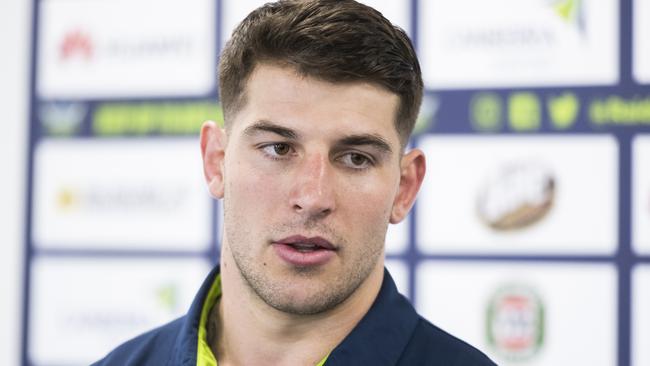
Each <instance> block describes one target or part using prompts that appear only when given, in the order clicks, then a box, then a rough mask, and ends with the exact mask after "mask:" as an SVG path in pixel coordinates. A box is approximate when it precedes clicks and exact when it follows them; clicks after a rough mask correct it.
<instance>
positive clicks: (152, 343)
mask: <svg viewBox="0 0 650 366" xmlns="http://www.w3.org/2000/svg"><path fill="white" fill-rule="evenodd" d="M184 320H185V317H181V318H178V319H176V320H174V321H172V322H170V323H167V324H165V325H163V326H160V327H158V328H155V329H153V330H150V331H148V332H147V333H144V334H141V335H139V336H137V337H135V338H133V339H131V340H129V341H126V342H125V343H123V344H121V345H119V346H118V347H117V348H115V349H114V350H113V351H111V352H110V353H109V354H108V355H106V357H105V358H103V359H102V360H99V361H97V362H96V363H94V364H92V366H112V365H120V366H129V365H164V364H165V363H164V362H167V361H168V360H169V359H170V358H171V354H172V352H173V350H174V345H175V343H176V339H177V338H178V334H179V331H180V329H181V327H182V325H183V323H184Z"/></svg>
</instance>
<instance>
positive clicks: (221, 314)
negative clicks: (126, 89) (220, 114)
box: [98, 0, 493, 366]
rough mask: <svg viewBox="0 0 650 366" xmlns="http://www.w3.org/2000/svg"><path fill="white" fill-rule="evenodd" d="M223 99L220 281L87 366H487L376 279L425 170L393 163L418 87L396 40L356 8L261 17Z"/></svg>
mask: <svg viewBox="0 0 650 366" xmlns="http://www.w3.org/2000/svg"><path fill="white" fill-rule="evenodd" d="M220 96H221V102H222V105H223V108H224V119H225V129H220V128H218V127H217V126H216V125H215V124H214V123H213V122H206V123H205V124H204V125H203V128H202V130H201V152H202V155H203V160H204V172H205V177H206V180H207V183H208V187H209V191H210V193H211V194H212V195H213V196H214V197H216V198H223V206H224V235H223V240H222V247H221V261H220V263H221V264H220V267H219V268H216V269H215V270H214V271H213V273H212V274H211V275H210V276H209V278H208V279H207V280H206V282H205V283H204V285H203V287H202V289H201V290H200V292H199V294H198V295H197V298H196V299H195V301H194V303H193V305H192V307H191V309H190V311H189V313H188V315H186V316H185V317H183V318H181V319H178V320H176V321H174V322H172V323H170V324H167V325H165V326H163V327H161V328H159V329H156V330H153V331H151V332H149V333H147V334H144V335H142V336H140V337H138V338H135V339H134V340H131V341H129V342H127V343H125V344H124V345H122V346H120V347H119V348H117V349H116V350H115V351H113V352H112V353H110V354H109V355H108V356H107V357H106V358H105V359H104V360H103V361H100V362H99V363H98V365H192V366H194V365H216V364H217V361H218V364H219V366H226V365H291V366H294V365H323V364H325V365H328V366H329V365H493V363H492V362H491V361H490V360H489V359H488V358H487V357H485V356H484V355H483V354H482V353H480V352H479V351H477V350H476V349H474V348H472V347H471V346H469V345H467V344H466V343H463V342H462V341H460V340H458V339H456V338H454V337H452V336H450V335H448V334H447V333H445V332H443V331H442V330H440V329H439V328H437V327H435V326H433V325H432V324H430V323H429V322H427V321H426V320H424V319H423V318H421V317H420V316H418V315H417V313H415V311H414V310H413V308H412V306H411V305H410V304H409V303H408V301H407V300H406V299H405V298H404V297H402V296H401V295H399V294H398V293H397V290H396V288H395V284H394V283H393V280H392V279H391V278H390V275H389V274H388V272H387V271H386V270H385V269H384V260H383V255H384V241H385V235H386V230H387V226H388V224H389V223H398V222H400V221H401V220H402V219H404V217H405V216H406V215H407V213H408V211H409V209H410V208H411V206H412V205H413V202H414V200H415V196H416V194H417V192H418V190H419V187H420V184H421V182H422V179H423V177H424V172H425V160H424V155H423V154H422V152H421V151H420V150H417V149H415V150H412V151H410V152H408V153H405V152H404V149H405V145H406V144H407V140H408V138H409V135H410V133H411V130H412V128H413V125H414V122H415V118H416V116H417V113H418V109H419V105H420V101H421V98H422V79H421V75H420V68H419V65H418V61H417V58H416V55H415V52H414V50H413V48H412V46H411V43H410V41H409V40H408V37H407V36H406V35H405V33H404V32H403V31H402V30H400V29H398V28H395V27H394V26H392V25H391V24H390V22H388V21H387V20H386V19H385V18H383V17H382V16H381V14H380V13H378V12H376V11H375V10H373V9H371V8H368V7H367V6H364V5H361V4H358V3H356V2H354V1H347V0H346V1H338V0H320V1H318V0H316V1H284V2H278V3H274V4H267V5H265V6H263V7H261V8H259V9H257V10H255V11H254V12H253V13H251V14H250V15H249V16H248V17H247V18H246V19H245V20H244V21H243V22H242V23H241V24H240V25H239V27H238V28H237V29H236V30H235V31H234V33H233V36H232V38H231V40H230V41H229V42H228V44H227V45H226V47H225V49H224V51H223V54H222V57H221V61H220Z"/></svg>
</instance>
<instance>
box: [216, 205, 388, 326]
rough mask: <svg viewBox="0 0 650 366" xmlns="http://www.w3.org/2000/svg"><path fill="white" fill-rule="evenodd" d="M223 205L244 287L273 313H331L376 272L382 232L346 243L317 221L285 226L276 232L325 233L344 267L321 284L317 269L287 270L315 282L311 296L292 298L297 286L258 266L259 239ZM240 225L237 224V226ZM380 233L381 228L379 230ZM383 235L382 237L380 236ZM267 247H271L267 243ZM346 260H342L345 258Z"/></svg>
mask: <svg viewBox="0 0 650 366" xmlns="http://www.w3.org/2000/svg"><path fill="white" fill-rule="evenodd" d="M225 206H226V205H224V221H225V229H226V230H225V231H226V232H225V235H226V237H227V240H228V247H229V249H230V252H231V255H232V258H233V260H234V262H235V265H236V266H237V269H238V270H239V273H240V274H241V277H242V278H243V279H244V282H245V284H246V286H247V287H248V288H249V289H250V290H252V292H253V293H254V294H255V296H257V297H258V298H260V299H261V300H262V301H264V302H265V303H266V304H267V305H269V306H271V307H273V308H274V309H276V310H279V311H281V312H284V313H287V314H293V315H315V314H320V313H323V312H326V311H328V310H331V309H333V308H335V307H336V306H338V305H339V304H341V303H342V302H344V301H345V300H346V299H348V298H349V297H350V296H351V295H352V294H353V293H354V292H355V291H356V290H357V289H358V288H359V287H360V286H361V285H362V284H363V282H364V281H365V280H366V279H367V278H368V277H369V276H370V274H371V272H372V271H373V270H374V269H375V267H376V265H377V261H378V260H379V258H380V257H381V256H382V254H383V247H384V240H385V232H386V231H385V230H383V231H377V232H375V233H374V234H373V235H368V237H367V238H365V239H367V240H364V241H363V242H362V243H353V244H350V243H348V242H347V241H346V240H345V239H343V238H341V237H340V236H338V235H336V234H335V233H334V232H333V230H331V229H330V228H328V227H326V226H325V225H323V224H320V223H318V222H306V223H303V224H300V225H285V226H283V227H282V228H279V230H278V228H276V230H277V231H279V232H283V233H287V232H296V231H298V230H300V229H309V230H314V229H315V231H317V232H319V233H324V234H326V235H327V236H328V238H330V239H333V240H335V241H336V243H337V244H338V245H339V251H343V252H342V253H338V254H339V255H341V254H342V255H343V256H344V259H346V260H347V261H346V263H345V264H344V266H345V267H344V268H343V270H342V271H341V272H340V273H336V274H335V277H334V278H333V279H331V280H329V281H328V282H327V283H323V281H322V280H321V279H318V278H317V277H318V276H319V275H321V274H322V269H321V268H319V267H306V268H305V267H293V268H291V269H290V271H291V274H290V277H293V276H296V278H300V279H301V280H304V279H306V280H309V279H314V285H313V286H311V285H310V288H309V289H303V290H305V291H310V292H311V293H309V294H307V295H306V296H295V292H296V289H295V288H293V287H295V286H296V285H295V284H294V283H293V281H291V279H287V278H286V276H283V277H282V278H278V277H274V276H271V275H270V273H269V272H268V271H270V269H269V266H267V265H266V264H264V263H260V262H259V261H260V260H259V259H257V261H256V259H255V257H254V256H253V255H252V254H253V253H256V252H258V249H259V248H254V247H253V248H251V245H254V244H253V243H256V242H259V241H260V239H261V238H254V237H250V234H249V231H248V230H246V229H247V228H246V227H245V226H244V225H241V223H243V222H246V220H245V219H244V218H242V217H230V215H229V211H230V210H228V209H227V208H226V207H225ZM237 223H239V224H237ZM379 230H382V229H379ZM382 232H383V234H381V233H382ZM269 245H270V244H269ZM350 245H360V246H362V247H363V250H359V251H357V252H354V250H355V249H356V248H352V247H350ZM346 254H347V256H348V257H349V258H345V255H346Z"/></svg>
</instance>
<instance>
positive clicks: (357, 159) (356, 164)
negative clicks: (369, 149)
mask: <svg viewBox="0 0 650 366" xmlns="http://www.w3.org/2000/svg"><path fill="white" fill-rule="evenodd" d="M340 160H341V162H343V164H344V165H346V166H348V167H350V168H352V169H365V168H369V167H370V166H372V165H373V162H372V160H371V159H370V158H369V157H367V156H366V155H364V154H359V153H355V152H350V153H347V154H345V155H343V156H342V157H341V159H340Z"/></svg>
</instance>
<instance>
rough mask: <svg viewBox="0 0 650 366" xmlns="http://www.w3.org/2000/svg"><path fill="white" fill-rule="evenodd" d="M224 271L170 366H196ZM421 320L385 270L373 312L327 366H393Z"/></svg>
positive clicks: (198, 303) (196, 309) (201, 296)
mask: <svg viewBox="0 0 650 366" xmlns="http://www.w3.org/2000/svg"><path fill="white" fill-rule="evenodd" d="M219 273H220V267H219V266H218V265H217V266H215V268H214V269H213V270H212V271H211V272H210V274H209V275H208V277H207V278H206V280H205V281H204V282H203V284H202V285H201V288H200V289H199V291H198V293H197V296H196V297H195V298H194V301H193V302H192V305H191V306H190V309H189V311H188V313H187V317H186V320H185V322H184V323H183V325H182V327H181V331H180V332H179V335H178V337H177V339H176V343H175V346H174V350H173V352H172V355H171V357H170V358H169V363H168V365H182V366H196V358H197V350H198V337H199V335H198V332H199V324H200V320H201V312H202V310H203V305H204V302H205V299H206V297H207V296H208V294H209V292H210V289H211V288H212V286H213V284H214V282H215V280H216V278H217V276H218V275H219ZM418 321H419V316H418V315H417V313H416V312H415V310H414V309H413V306H412V305H411V304H410V303H409V301H408V300H407V299H406V298H405V297H404V296H402V295H401V294H400V293H399V292H398V291H397V287H396V286H395V282H394V281H393V279H392V277H391V276H390V274H389V273H388V271H387V270H386V269H384V279H383V281H382V285H381V288H380V290H379V293H378V295H377V298H376V299H375V301H374V302H373V304H372V306H371V307H370V310H368V312H367V313H366V314H365V315H364V316H363V318H361V320H360V321H359V323H358V324H357V325H356V326H355V327H354V329H353V330H352V331H351V332H350V333H349V334H348V335H347V336H346V337H345V338H344V339H343V341H342V342H341V343H340V344H339V345H338V346H336V347H335V348H334V350H332V352H331V353H330V355H329V356H328V358H327V361H326V362H325V366H337V365H341V366H343V365H351V364H355V365H393V364H396V363H397V361H398V360H399V358H400V356H401V354H402V352H403V351H404V349H405V348H406V345H407V344H408V342H409V339H410V338H411V335H412V334H413V331H414V330H415V327H416V326H417V323H418Z"/></svg>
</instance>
